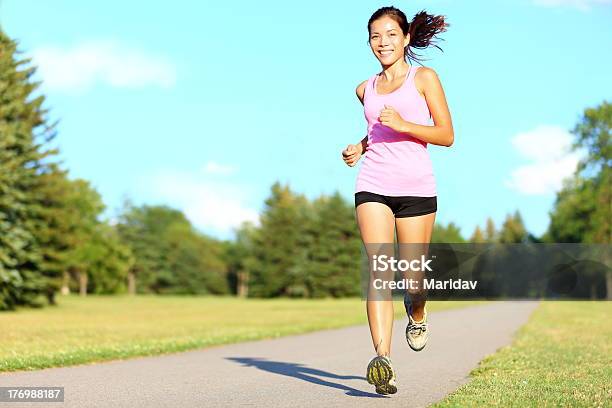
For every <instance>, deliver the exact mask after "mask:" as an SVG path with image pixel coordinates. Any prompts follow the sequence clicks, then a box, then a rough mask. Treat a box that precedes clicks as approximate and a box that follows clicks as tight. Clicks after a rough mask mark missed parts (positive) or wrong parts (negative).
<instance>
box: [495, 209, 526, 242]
mask: <svg viewBox="0 0 612 408" xmlns="http://www.w3.org/2000/svg"><path fill="white" fill-rule="evenodd" d="M526 240H527V229H526V228H525V225H524V224H523V218H522V217H521V214H520V213H519V211H518V210H516V211H515V212H514V214H513V215H507V216H506V220H505V221H504V223H503V225H502V229H501V231H500V232H499V242H500V243H502V244H513V243H520V242H525V241H526Z"/></svg>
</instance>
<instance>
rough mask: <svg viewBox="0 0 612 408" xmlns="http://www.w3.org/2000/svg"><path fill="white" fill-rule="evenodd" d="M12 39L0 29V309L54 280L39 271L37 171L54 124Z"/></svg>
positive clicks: (28, 299) (25, 301)
mask: <svg viewBox="0 0 612 408" xmlns="http://www.w3.org/2000/svg"><path fill="white" fill-rule="evenodd" d="M16 47H17V46H16V43H15V42H14V41H12V40H11V39H10V38H8V36H6V34H5V33H4V32H3V31H2V30H1V29H0V309H13V308H15V307H16V306H18V305H31V306H41V305H42V302H41V295H44V294H46V295H48V296H49V295H50V294H52V292H53V288H52V285H49V282H48V280H47V279H45V277H44V276H43V275H42V271H43V269H42V268H43V265H42V262H43V253H42V250H41V248H40V246H39V244H38V243H37V240H36V232H37V231H39V230H40V229H41V227H42V222H41V220H42V219H43V216H42V210H43V204H44V203H43V201H42V197H41V196H40V190H41V189H40V186H41V183H42V182H43V180H42V179H41V174H42V173H45V172H47V171H48V169H49V164H48V163H47V162H45V160H44V159H45V158H47V157H51V156H53V155H55V154H57V150H55V149H49V148H47V145H48V143H49V142H50V141H51V140H53V138H54V137H55V131H54V127H55V124H53V125H50V124H49V123H48V122H47V119H46V114H47V111H46V110H45V109H43V108H42V105H43V103H44V100H45V98H44V96H42V95H39V96H35V95H34V93H35V91H36V89H37V88H38V86H39V83H36V82H32V81H31V77H32V75H33V74H34V72H35V68H33V67H29V66H28V64H29V62H30V60H29V59H18V56H17V54H18V52H17V50H16Z"/></svg>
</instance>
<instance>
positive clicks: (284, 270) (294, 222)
mask: <svg viewBox="0 0 612 408" xmlns="http://www.w3.org/2000/svg"><path fill="white" fill-rule="evenodd" d="M306 206H307V202H306V201H305V200H304V198H303V197H301V196H298V195H295V194H294V193H293V192H292V191H291V190H290V189H289V186H282V185H281V184H280V183H278V182H276V183H274V185H273V186H272V188H271V195H270V197H268V199H266V201H265V209H264V211H263V212H262V214H261V217H260V218H261V227H260V228H259V229H258V230H257V231H256V233H255V234H254V237H253V252H254V254H253V255H254V257H255V259H256V262H255V265H253V269H252V271H251V275H250V279H249V296H254V297H274V296H283V295H284V296H308V294H307V293H306V290H307V288H306V286H305V269H304V261H305V260H306V257H307V252H305V251H304V248H303V246H302V247H301V246H300V245H302V244H303V242H304V241H303V240H304V239H308V238H307V236H304V235H303V234H304V230H305V229H304V224H306V223H307V219H308V217H307V209H306V208H305V207H306Z"/></svg>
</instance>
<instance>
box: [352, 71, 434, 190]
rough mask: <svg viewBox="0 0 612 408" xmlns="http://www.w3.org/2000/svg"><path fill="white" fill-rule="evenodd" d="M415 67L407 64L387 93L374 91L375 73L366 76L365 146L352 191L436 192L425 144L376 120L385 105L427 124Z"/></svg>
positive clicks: (426, 112) (403, 116)
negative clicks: (399, 81) (405, 72)
mask: <svg viewBox="0 0 612 408" xmlns="http://www.w3.org/2000/svg"><path fill="white" fill-rule="evenodd" d="M418 69H419V67H414V66H411V67H410V70H409V72H408V76H407V78H406V80H405V81H404V83H403V84H402V86H401V87H400V88H398V89H396V90H395V91H393V92H391V93H389V94H383V95H379V94H378V93H377V92H376V83H375V80H376V77H377V75H374V76H372V77H371V78H370V79H368V83H367V85H366V88H365V93H364V98H363V105H364V113H365V117H366V120H367V122H368V148H367V150H366V153H365V157H364V159H363V162H362V163H361V167H360V168H359V173H358V174H357V182H356V184H355V192H359V191H369V192H371V193H376V194H381V195H386V196H418V197H433V196H435V195H436V181H435V178H434V173H433V166H432V164H431V160H430V158H429V153H428V152H427V143H426V142H423V141H422V140H419V139H417V138H415V137H412V136H410V135H408V134H405V133H399V132H396V131H395V130H393V129H391V128H390V127H388V126H385V125H383V124H381V123H380V122H379V120H378V114H379V113H380V111H381V109H383V108H384V105H385V104H386V105H389V106H392V107H393V108H394V109H395V110H396V111H397V112H398V113H399V114H400V116H401V117H402V118H403V119H404V120H406V121H408V122H412V123H416V124H419V125H425V126H428V125H430V121H429V120H430V117H431V114H430V112H429V108H428V107H427V103H426V102H425V98H423V96H421V94H420V93H419V91H418V90H417V89H416V86H415V84H414V76H415V74H416V71H417V70H418Z"/></svg>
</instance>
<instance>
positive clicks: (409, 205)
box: [355, 191, 438, 218]
mask: <svg viewBox="0 0 612 408" xmlns="http://www.w3.org/2000/svg"><path fill="white" fill-rule="evenodd" d="M370 202H374V203H383V204H385V205H387V206H388V207H389V208H390V209H391V211H393V215H395V218H404V217H416V216H417V215H425V214H431V213H433V212H436V211H437V210H438V202H437V199H436V196H433V197H415V196H398V197H392V196H385V195H380V194H375V193H370V192H369V191H360V192H358V193H355V208H357V206H358V205H359V204H363V203H370Z"/></svg>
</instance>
